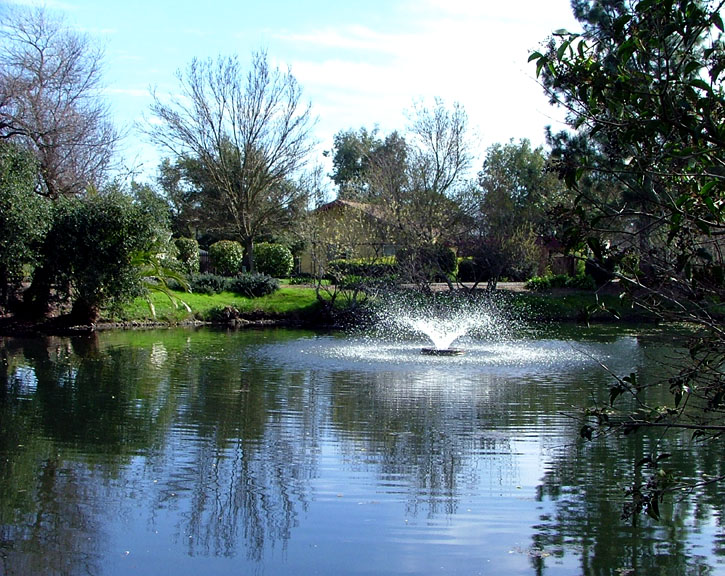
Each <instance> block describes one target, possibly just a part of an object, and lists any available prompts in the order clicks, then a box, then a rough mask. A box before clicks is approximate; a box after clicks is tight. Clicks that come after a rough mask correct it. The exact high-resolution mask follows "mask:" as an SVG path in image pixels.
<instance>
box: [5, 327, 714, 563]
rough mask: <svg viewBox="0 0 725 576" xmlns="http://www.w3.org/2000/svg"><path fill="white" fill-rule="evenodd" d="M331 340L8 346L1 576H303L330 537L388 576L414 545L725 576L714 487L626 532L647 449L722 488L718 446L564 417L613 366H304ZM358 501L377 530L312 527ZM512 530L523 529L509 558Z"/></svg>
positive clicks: (477, 555)
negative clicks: (628, 495) (229, 573)
mask: <svg viewBox="0 0 725 576" xmlns="http://www.w3.org/2000/svg"><path fill="white" fill-rule="evenodd" d="M301 339H303V340H301ZM304 339H308V340H304ZM336 341H337V342H339V340H336V339H334V338H327V337H325V338H315V337H314V335H310V334H306V333H299V332H288V331H280V330H277V331H262V332H237V333H225V332H214V331H183V330H179V331H166V332H160V333H159V332H136V333H113V334H102V335H100V336H95V337H90V338H85V337H84V338H45V339H27V340H18V339H3V340H0V354H1V355H2V364H1V366H2V367H1V368H0V370H2V371H1V372H0V376H2V381H1V382H0V428H1V432H2V433H1V434H0V456H1V457H0V555H1V558H2V564H1V566H2V573H3V574H7V575H11V574H29V573H38V574H40V573H43V574H86V573H90V574H102V573H105V572H106V571H109V572H110V573H113V572H114V571H116V572H123V571H124V569H125V568H130V567H133V568H134V570H135V571H136V572H138V573H144V570H146V571H148V573H152V572H153V571H154V570H155V571H158V570H160V569H161V570H163V569H164V568H167V569H171V567H173V570H174V571H175V572H177V573H185V572H189V573H192V572H194V573H195V572H197V571H198V569H199V565H198V564H189V565H185V564H184V563H183V560H182V558H181V557H182V556H185V557H186V558H207V559H235V560H234V561H235V562H239V559H240V557H243V558H245V559H246V561H247V562H248V563H250V565H256V566H266V565H270V562H272V561H273V560H272V558H273V557H274V558H275V560H274V561H275V562H276V564H274V566H277V567H278V569H279V570H280V571H283V570H284V569H297V570H300V571H304V567H305V566H306V567H307V568H308V569H309V568H310V566H311V565H310V564H305V562H312V560H309V559H308V558H307V556H306V555H308V556H309V554H310V553H309V552H300V551H299V550H298V548H299V546H300V544H299V543H307V542H312V541H319V542H329V546H331V547H332V548H331V549H333V550H334V551H335V552H334V553H337V554H339V555H340V557H336V558H331V559H330V560H329V562H330V563H331V565H334V564H333V563H334V562H337V561H342V560H344V558H343V555H344V554H345V550H346V548H345V547H344V546H337V547H335V544H334V543H335V542H342V541H343V540H344V541H347V542H349V543H350V544H351V545H352V547H351V548H352V549H355V550H359V546H360V545H364V544H366V543H368V544H369V543H371V542H375V540H371V539H374V538H377V539H378V541H377V545H378V546H379V548H380V549H381V550H383V551H384V552H383V554H384V555H387V556H386V558H385V561H387V562H388V564H387V565H385V566H387V568H385V569H387V570H388V571H389V572H391V573H392V572H394V571H395V570H396V569H397V568H399V566H398V565H397V564H396V562H398V560H397V554H404V553H407V552H405V550H407V549H408V548H410V550H412V551H413V552H411V553H413V554H416V555H418V556H420V557H421V562H422V563H423V564H425V561H426V560H425V558H426V554H435V555H436V557H437V560H438V561H440V562H441V563H443V562H447V561H450V562H453V561H454V560H456V561H457V562H463V564H460V565H459V566H469V565H473V564H466V563H465V562H466V558H465V557H464V558H463V559H459V556H461V554H462V552H461V550H463V551H465V554H464V556H466V555H467V556H470V560H468V562H469V563H480V562H482V561H483V560H484V559H485V558H487V557H489V555H495V554H498V553H500V552H501V551H504V552H505V553H506V554H508V558H506V562H509V563H511V562H512V563H513V564H511V565H512V566H514V565H515V567H518V568H517V569H518V571H519V573H536V574H557V573H570V572H571V571H572V570H574V571H575V572H577V573H583V574H612V575H614V574H626V573H628V571H629V572H630V573H637V574H639V573H644V574H646V573H658V574H660V573H664V574H675V573H677V574H695V573H697V574H701V573H708V572H712V571H713V570H715V569H716V568H717V567H721V565H720V564H718V559H719V558H721V556H722V551H723V545H722V538H723V537H722V529H721V528H719V526H720V524H719V523H720V521H721V520H720V514H721V512H722V509H721V508H722V502H723V494H722V491H721V490H720V489H719V488H717V487H716V486H709V487H707V488H706V489H703V490H702V491H701V492H698V493H697V494H683V495H682V497H681V498H678V499H676V500H674V501H672V502H671V505H670V507H669V508H667V509H666V510H665V509H664V508H663V516H664V517H666V518H667V521H665V522H663V523H661V524H655V523H653V522H650V521H647V520H643V521H641V522H640V523H639V524H638V525H636V526H631V525H628V524H626V523H623V522H622V521H621V519H620V514H621V507H622V501H623V488H624V487H626V486H627V485H629V484H631V482H633V481H634V480H635V479H634V478H631V477H629V476H628V474H627V472H626V471H627V470H629V469H630V466H629V465H628V463H630V462H632V461H636V460H638V459H639V458H641V457H642V455H644V454H646V453H648V451H649V450H650V448H651V446H652V443H654V442H657V443H658V447H659V448H660V449H667V450H669V451H671V452H672V453H673V459H674V460H675V461H676V462H675V464H677V465H679V466H681V468H682V469H683V470H685V472H686V473H687V474H689V475H691V476H692V477H698V476H699V475H701V474H702V473H703V472H707V473H710V474H721V473H723V470H722V466H723V465H722V462H723V458H722V456H723V454H722V451H721V448H719V447H717V446H715V447H713V446H699V445H696V444H693V443H691V442H690V441H689V440H688V439H686V438H684V437H683V438H680V439H679V440H677V441H676V442H674V444H673V445H671V446H669V447H668V446H663V445H662V440H660V439H658V438H654V437H647V436H642V435H638V436H633V437H632V438H631V439H630V441H629V442H626V443H620V442H617V443H615V442H613V441H612V440H611V439H610V440H609V441H602V442H600V443H598V444H582V443H581V442H580V441H579V440H578V434H579V426H578V423H577V422H575V421H574V420H572V419H570V418H568V417H567V416H566V415H562V411H565V410H568V409H570V407H572V406H581V405H582V404H584V403H586V401H588V400H591V399H592V397H596V396H597V395H602V396H603V398H604V399H606V393H607V387H606V383H607V380H606V375H604V374H601V373H600V372H599V371H598V370H592V369H585V368H584V367H582V365H581V364H578V365H576V366H573V365H572V366H568V367H567V366H566V365H565V364H561V365H549V366H544V367H532V368H531V369H529V368H527V367H522V366H521V365H520V364H519V365H517V367H516V369H515V370H510V371H509V373H507V372H506V370H503V369H499V368H491V369H483V368H481V367H476V366H474V367H473V368H470V367H469V368H466V369H465V370H464V369H461V370H456V369H452V368H451V367H450V365H449V366H448V368H447V369H446V368H445V367H444V368H441V365H440V364H431V365H426V366H425V367H422V368H421V367H417V368H415V367H414V368H411V367H410V366H403V367H394V366H391V367H389V368H388V369H387V370H386V369H383V368H381V367H380V366H373V367H372V368H371V367H370V366H367V367H365V366H355V365H351V364H349V363H342V364H340V363H335V362H332V363H329V362H327V363H326V361H324V359H323V360H319V361H318V360H317V359H313V360H310V359H307V360H305V359H304V358H303V356H302V349H303V347H307V348H309V347H313V346H318V345H319V346H320V347H322V348H324V347H329V346H332V345H334V343H335V342H336ZM619 341H620V340H618V339H616V338H614V339H612V340H611V342H609V344H608V346H615V347H616V345H617V342H619ZM300 342H303V344H300ZM280 350H291V351H292V352H291V353H290V354H289V355H287V356H284V355H283V354H280ZM624 350H626V351H627V353H626V354H625V356H627V358H625V359H624V360H622V362H624V364H625V365H626V367H627V368H630V367H631V365H632V364H635V365H636V367H638V368H643V367H646V366H648V364H647V358H646V356H645V355H644V354H642V353H641V352H638V351H637V350H638V348H637V347H636V346H634V345H632V343H631V342H628V343H627V346H626V347H625V348H624ZM539 368H542V369H539ZM659 369H660V368H657V370H659ZM653 370H654V369H653ZM657 370H655V371H654V373H653V374H652V377H655V376H657V377H659V376H661V374H657V373H656V372H657ZM644 372H646V370H645V371H644ZM643 374H644V373H643ZM527 495H528V496H527ZM350 501H353V502H356V501H359V503H361V504H364V503H370V502H376V503H378V505H377V507H375V506H368V507H367V508H365V516H363V517H364V518H365V519H366V520H369V521H371V522H372V523H373V524H372V526H371V527H365V526H362V525H360V526H355V527H354V529H353V531H352V532H351V531H350V529H349V528H348V520H347V519H345V518H343V517H340V516H335V517H330V518H329V520H328V524H327V525H326V526H320V525H315V524H314V521H313V519H314V518H317V517H318V515H320V514H321V513H322V511H329V510H333V509H335V508H338V509H340V510H342V511H344V512H342V513H345V512H349V511H350V510H353V508H352V507H351V504H350V503H349V502H350ZM335 505H337V506H336V507H335ZM398 508H399V511H398ZM508 508H510V510H507V509H508ZM516 511H519V513H521V517H520V518H518V517H516V514H517V512H516ZM389 515H393V516H395V517H396V518H398V517H399V519H402V518H405V519H406V521H407V520H410V521H411V522H413V523H417V525H416V528H415V530H414V531H409V532H406V531H405V527H404V525H402V526H398V525H397V524H394V523H393V524H391V523H390V522H391V521H390V520H389V519H388V516H389ZM506 516H508V517H506ZM504 517H506V522H507V525H510V526H513V527H518V532H519V533H518V534H515V535H514V536H512V537H510V538H511V540H510V541H507V540H505V539H504V538H503V537H502V536H501V534H502V533H504V532H502V530H503V528H502V527H501V526H500V525H499V524H497V523H500V522H501V519H502V518H504ZM419 520H420V521H419ZM395 521H396V522H397V521H398V519H396V520H395ZM349 522H354V519H350V520H349ZM713 524H717V526H718V529H717V530H715V531H714V532H715V536H713V538H712V541H709V540H707V536H706V535H707V534H708V533H709V532H708V527H709V526H711V525H713ZM699 532H702V533H703V536H698V533H699ZM391 535H392V536H394V538H392V537H390V538H386V536H391ZM452 535H455V538H454V537H453V536H452ZM396 538H397V541H398V542H399V543H398V544H397V545H396ZM526 538H530V542H528V543H527V542H526ZM417 539H421V540H420V542H418V541H417ZM447 539H451V541H452V542H455V543H456V546H453V547H447V546H446V545H445V542H446V541H447ZM441 542H443V544H441ZM703 542H705V543H706V546H709V547H710V548H709V549H708V548H703V547H698V545H701V544H703ZM295 543H298V544H296V545H295ZM426 543H428V544H426ZM464 544H465V546H464ZM396 546H397V548H396ZM277 549H279V550H281V551H282V552H283V554H282V555H281V556H280V555H278V554H275V552H274V551H275V550H277ZM127 553H128V554H127ZM446 554H449V556H446ZM512 554H513V556H514V557H513V558H512ZM516 555H520V556H525V558H524V559H525V563H528V568H523V567H522V566H525V563H524V564H523V565H522V564H521V563H520V562H517V558H516ZM492 557H494V559H495V558H496V557H495V556H492ZM315 558H318V557H315ZM341 559H342V560H341ZM318 560H319V558H318ZM124 562H136V563H135V564H133V565H131V564H128V565H127V564H124ZM367 562H369V563H370V568H369V569H370V570H372V569H373V568H372V567H373V566H375V564H374V558H372V557H370V558H368V559H367ZM401 562H402V560H401ZM572 566H576V567H577V568H576V569H573V568H572ZM352 568H353V567H351V570H352ZM426 568H430V566H426ZM500 569H501V570H504V569H506V570H508V569H509V564H505V563H503V564H501V565H500ZM567 570H568V571H569V572H567ZM272 571H274V570H272ZM360 571H363V570H362V568H361V569H360ZM412 571H413V572H415V570H412ZM421 571H423V569H421ZM492 573H497V572H495V571H494V572H492ZM498 573H503V572H498Z"/></svg>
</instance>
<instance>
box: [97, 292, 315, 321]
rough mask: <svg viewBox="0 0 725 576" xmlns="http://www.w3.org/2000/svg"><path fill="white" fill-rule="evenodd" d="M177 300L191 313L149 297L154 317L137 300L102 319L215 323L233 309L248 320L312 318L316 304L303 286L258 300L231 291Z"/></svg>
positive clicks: (180, 294)
mask: <svg viewBox="0 0 725 576" xmlns="http://www.w3.org/2000/svg"><path fill="white" fill-rule="evenodd" d="M175 295H176V297H177V298H178V299H179V300H180V301H183V302H185V303H186V304H187V305H188V306H189V308H191V313H189V312H188V311H187V310H186V309H185V308H184V307H183V306H182V305H178V306H176V307H175V306H174V305H173V303H172V302H171V300H169V298H168V297H167V296H166V295H165V294H159V293H155V294H152V295H151V303H152V304H153V307H154V309H155V311H156V316H155V317H154V315H153V314H152V312H151V309H150V307H149V303H148V302H147V301H146V299H144V298H136V300H134V301H133V302H132V303H131V304H129V305H128V306H126V307H124V309H123V310H122V311H121V312H120V313H119V314H116V315H113V316H108V317H106V318H104V320H106V321H111V322H139V323H142V322H152V321H155V322H166V323H170V324H178V323H182V322H188V321H190V320H199V321H203V322H211V321H215V320H216V319H217V318H218V316H219V313H220V311H222V310H224V309H225V308H234V309H236V310H237V311H239V313H240V314H241V315H242V316H244V317H248V318H272V319H280V318H295V317H297V318H304V317H308V316H311V315H314V314H315V313H316V312H317V310H318V309H319V304H318V302H317V298H316V296H315V291H314V289H313V288H309V287H304V286H283V287H282V288H280V289H279V290H278V291H277V292H275V293H274V294H270V295H268V296H263V297H261V298H245V297H243V296H239V295H238V294H234V293H232V292H222V293H220V294H213V295H206V294H189V293H186V292H176V293H175Z"/></svg>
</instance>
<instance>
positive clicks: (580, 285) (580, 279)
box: [526, 274, 597, 292]
mask: <svg viewBox="0 0 725 576" xmlns="http://www.w3.org/2000/svg"><path fill="white" fill-rule="evenodd" d="M526 287H527V288H528V289H529V290H534V291H536V292H545V291H547V290H551V289H553V288H570V289H573V290H595V289H596V287H597V284H596V282H595V281H594V278H592V277H591V276H589V275H588V274H579V275H577V276H568V275H566V274H555V275H553V276H534V277H533V278H531V279H530V280H529V281H528V282H527V283H526Z"/></svg>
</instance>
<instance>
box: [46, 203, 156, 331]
mask: <svg viewBox="0 0 725 576" xmlns="http://www.w3.org/2000/svg"><path fill="white" fill-rule="evenodd" d="M53 212H54V214H53V224H52V227H51V229H50V231H49V232H48V235H47V236H46V239H45V245H44V249H43V275H42V278H44V279H45V280H46V281H47V282H48V283H49V284H52V285H54V286H55V287H56V289H57V290H58V291H59V292H60V293H61V294H62V295H64V296H66V297H67V298H68V299H69V300H70V301H71V302H72V310H71V315H70V319H71V321H72V322H74V323H78V324H90V323H93V322H95V321H96V320H97V319H98V317H99V315H100V312H101V310H102V309H103V308H113V307H114V306H118V305H120V304H123V303H125V302H128V301H129V300H130V299H131V298H133V297H135V296H139V295H142V294H143V286H142V283H141V281H142V275H143V270H142V269H141V268H140V267H139V265H138V262H137V259H138V256H139V254H143V253H150V252H154V251H155V249H157V248H158V243H159V238H158V233H159V223H158V222H157V221H156V220H155V219H154V218H153V216H152V215H151V214H150V213H149V212H148V211H144V210H143V208H142V207H141V206H139V205H138V204H136V203H134V202H133V200H132V199H131V198H130V197H129V196H127V195H125V194H123V193H122V192H120V191H119V190H117V189H110V190H106V191H103V192H95V193H90V194H88V195H87V196H86V197H84V198H59V199H58V200H57V201H56V202H54V203H53ZM46 288H47V286H46ZM39 294H41V295H43V294H44V295H46V298H47V297H48V296H47V295H48V294H49V290H45V291H43V292H40V293H39ZM40 304H43V303H42V302H41V303H40Z"/></svg>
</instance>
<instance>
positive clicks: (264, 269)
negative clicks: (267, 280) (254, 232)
mask: <svg viewBox="0 0 725 576" xmlns="http://www.w3.org/2000/svg"><path fill="white" fill-rule="evenodd" d="M254 265H255V266H256V268H257V271H258V272H260V273H262V274H268V275H269V276H274V277H275V278H287V276H289V275H290V273H291V272H292V268H293V266H294V258H293V257H292V252H290V249H289V248H287V246H282V244H269V243H267V242H261V243H259V244H257V245H255V247H254Z"/></svg>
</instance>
